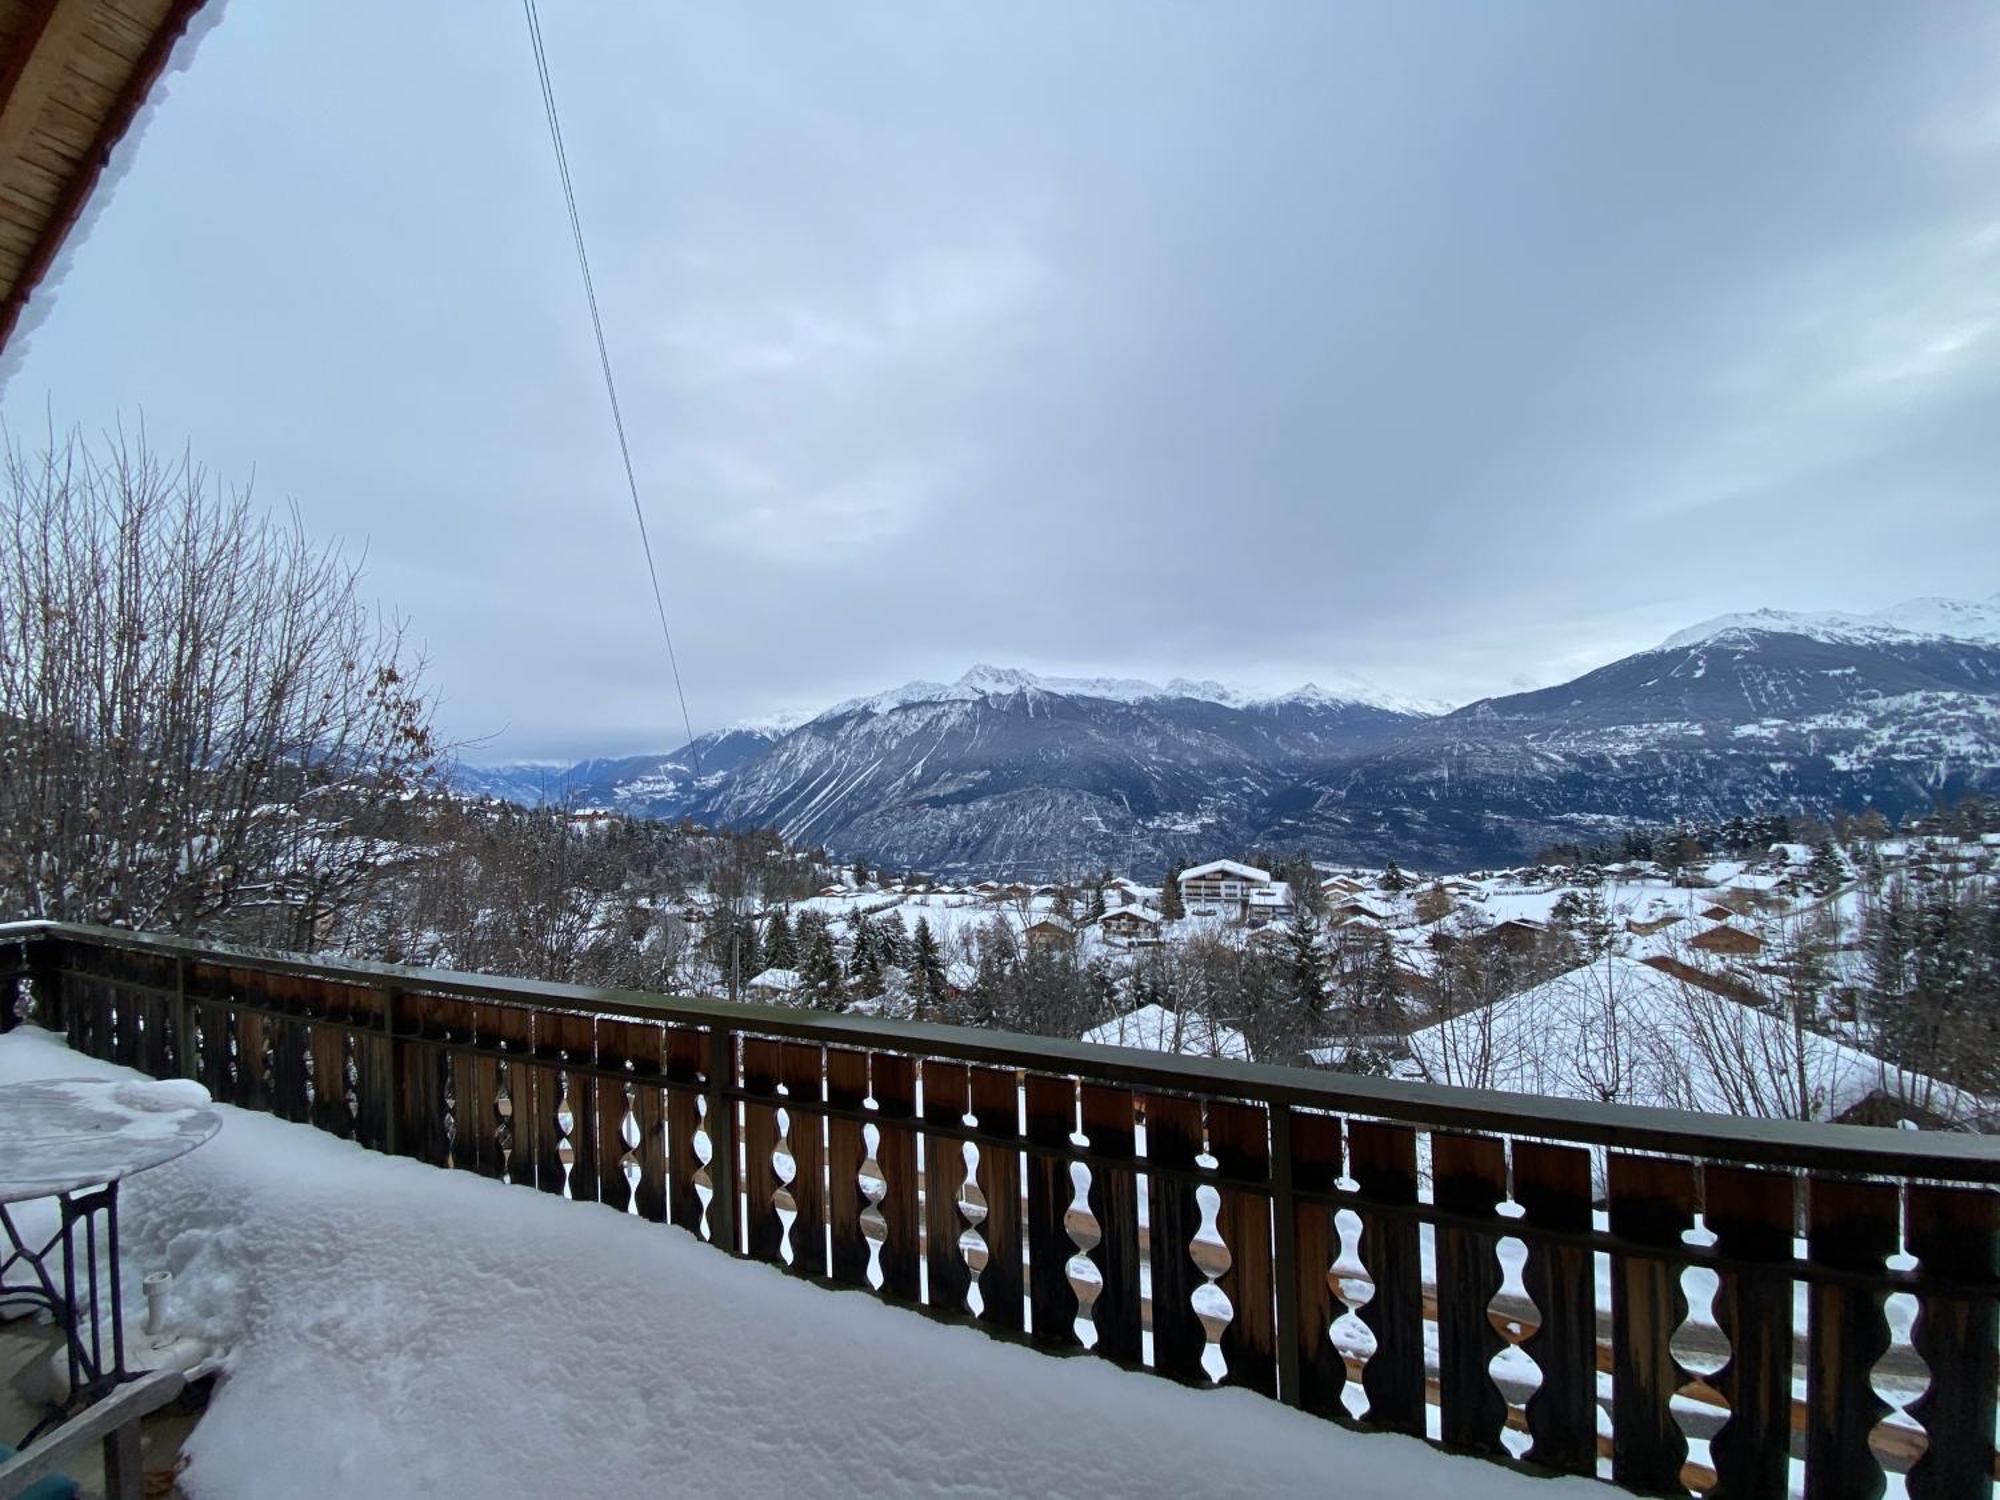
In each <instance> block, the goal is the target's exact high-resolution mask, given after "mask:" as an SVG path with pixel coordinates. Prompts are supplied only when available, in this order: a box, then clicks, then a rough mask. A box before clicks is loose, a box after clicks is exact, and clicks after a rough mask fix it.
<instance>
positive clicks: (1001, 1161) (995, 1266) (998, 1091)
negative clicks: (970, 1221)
mask: <svg viewBox="0 0 2000 1500" xmlns="http://www.w3.org/2000/svg"><path fill="white" fill-rule="evenodd" d="M972 1113H973V1116H974V1118H975V1119H977V1120H978V1122H979V1128H980V1129H981V1130H982V1131H984V1132H985V1133H986V1134H988V1135H994V1136H1000V1137H1002V1138H1003V1139H1004V1140H1006V1141H1008V1142H1010V1143H1011V1142H1013V1141H1016V1140H1018V1139H1019V1138H1020V1134H1021V1085H1020V1081H1019V1079H1018V1077H1017V1076H1016V1075H1015V1073H1014V1072H1013V1071H1012V1070H1011V1069H1008V1068H974V1069H973V1070H972ZM979 1192H980V1196H981V1197H983V1198H985V1200H986V1217H985V1218H984V1219H983V1220H981V1221H980V1226H979V1229H980V1238H981V1239H983V1240H985V1242H986V1265H985V1267H984V1268H983V1269H982V1270H981V1271H980V1273H979V1297H980V1302H981V1304H982V1306H981V1310H980V1314H979V1318H980V1321H981V1322H983V1323H987V1324H991V1325H992V1326H993V1327H995V1328H1004V1329H1006V1330H1007V1331H1008V1332H1010V1333H1020V1332H1021V1331H1022V1330H1023V1328H1024V1327H1025V1326H1026V1316H1027V1301H1026V1298H1027V1284H1026V1279H1025V1273H1024V1269H1023V1263H1022V1256H1021V1153H1020V1150H1019V1148H1018V1147H1016V1146H1014V1145H1012V1144H1007V1145H1000V1144H986V1143H982V1144H981V1145H980V1147H979Z"/></svg>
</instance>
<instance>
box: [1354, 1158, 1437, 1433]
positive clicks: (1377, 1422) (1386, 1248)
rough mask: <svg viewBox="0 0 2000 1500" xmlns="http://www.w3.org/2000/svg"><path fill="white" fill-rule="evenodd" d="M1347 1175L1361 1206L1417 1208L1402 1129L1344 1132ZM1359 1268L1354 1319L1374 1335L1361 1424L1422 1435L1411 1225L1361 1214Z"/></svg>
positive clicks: (1418, 1283) (1419, 1319) (1420, 1310)
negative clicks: (1367, 1288) (1361, 1276)
mask: <svg viewBox="0 0 2000 1500" xmlns="http://www.w3.org/2000/svg"><path fill="white" fill-rule="evenodd" d="M1347 1154H1348V1159H1349V1162H1350V1164H1351V1165H1350V1168H1349V1170H1350V1171H1351V1172H1352V1174H1353V1176H1354V1180H1355V1182H1356V1184H1357V1185H1358V1188H1359V1191H1360V1195H1361V1197H1362V1199H1363V1200H1364V1201H1366V1202H1373V1203H1380V1204H1383V1205H1385V1206H1395V1205H1404V1204H1414V1203H1415V1202H1416V1201H1417V1133H1416V1132H1415V1131H1414V1130H1412V1129H1410V1127H1409V1126H1407V1125H1385V1124H1382V1123H1379V1122H1377V1121H1373V1120H1354V1121H1351V1122H1350V1123H1349V1124H1348V1127H1347ZM1360 1213H1361V1247H1360V1249H1361V1263H1362V1265H1363V1266H1364V1267H1365V1268H1366V1270H1367V1272H1368V1281H1369V1284H1370V1285H1371V1286H1372V1287H1373V1288H1374V1295H1373V1296H1371V1297H1370V1298H1369V1299H1368V1301H1367V1302H1366V1303H1365V1304H1363V1306H1362V1308H1361V1311H1360V1313H1359V1317H1360V1319H1361V1321H1362V1322H1363V1323H1364V1324H1365V1325H1367V1328H1368V1330H1369V1332H1371V1333H1373V1334H1374V1335H1375V1352H1374V1353H1373V1354H1372V1355H1370V1356H1369V1358H1368V1363H1367V1364H1366V1365H1364V1366H1363V1367H1362V1370H1361V1388H1362V1389H1363V1390H1364V1391H1366V1392H1367V1393H1368V1421H1369V1423H1370V1424H1371V1425H1372V1426H1376V1427H1381V1428H1385V1429H1387V1430H1388V1431H1390V1432H1405V1433H1409V1434H1411V1435H1412V1436H1415V1437H1422V1436H1423V1435H1424V1292H1423V1255H1422V1247H1421V1242H1420V1240H1419V1238H1418V1235H1417V1223H1416V1220H1415V1219H1414V1218H1412V1217H1411V1216H1410V1215H1408V1214H1404V1213H1373V1212H1370V1211H1369V1210H1368V1209H1366V1208H1363V1209H1362V1210H1361V1211H1360Z"/></svg>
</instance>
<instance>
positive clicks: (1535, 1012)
mask: <svg viewBox="0 0 2000 1500" xmlns="http://www.w3.org/2000/svg"><path fill="white" fill-rule="evenodd" d="M1409 1045H1410V1053H1411V1057H1412V1059H1413V1067H1414V1069H1415V1070H1416V1071H1417V1072H1418V1073H1419V1074H1420V1075H1421V1076H1423V1077H1426V1078H1429V1079H1431V1080H1432V1081H1434V1082H1438V1083H1456V1084H1463V1085H1468V1086H1471V1087H1478V1088H1495V1089H1504V1090H1506V1091H1508V1092H1510V1093H1518V1094H1535V1095H1539V1096H1541V1097H1543V1098H1551V1099H1590V1100H1598V1101H1603V1102H1608V1103H1618V1104H1645V1105H1656V1106H1659V1107H1661V1108H1668V1109H1694V1110H1703V1111H1707V1112H1709V1113H1714V1114H1734V1115H1745V1116H1753V1117H1760V1118H1801V1117H1803V1118H1809V1119H1815V1120H1835V1119H1839V1118H1840V1117H1841V1116H1842V1115H1845V1114H1846V1113H1847V1112H1848V1111H1849V1110H1851V1109H1853V1108H1854V1107H1855V1106H1857V1105H1859V1104H1861V1103H1862V1102H1863V1101H1865V1100H1867V1099H1868V1098H1870V1097H1871V1096H1873V1095H1875V1094H1878V1093H1879V1094H1882V1095H1884V1096H1886V1097H1888V1098H1890V1099H1893V1100H1897V1101H1899V1102H1902V1103H1906V1104H1908V1105H1910V1106H1911V1107H1912V1108H1915V1109H1921V1110H1924V1111H1927V1112H1929V1113H1931V1114H1934V1115H1937V1116H1940V1117H1942V1118H1944V1119H1948V1120H1970V1119H1972V1118H1975V1117H1976V1116H1978V1115H1979V1114H1980V1113H1982V1106H1981V1104H1980V1101H1978V1100H1977V1099H1975V1098H1973V1097H1972V1096H1970V1095H1966V1094H1962V1093H1961V1092H1960V1091H1959V1090H1957V1089H1954V1088H1952V1087H1950V1086H1949V1085H1947V1084H1943V1083H1939V1082H1937V1081H1936V1080H1934V1079H1930V1078H1926V1077H1924V1076H1922V1075H1921V1074H1915V1073H1909V1072H1905V1071H1902V1070H1900V1069H1897V1068H1895V1067H1893V1066H1891V1065H1890V1064H1888V1063H1886V1062H1883V1061H1882V1060H1881V1059H1880V1058H1877V1057H1873V1056H1871V1055H1869V1054H1868V1053H1866V1052H1863V1051H1861V1050H1860V1049H1859V1048H1857V1047H1851V1046H1849V1045H1847V1044H1846V1043H1844V1042H1841V1041H1837V1040H1835V1039H1834V1038H1832V1037H1828V1036H1823V1035H1821V1034H1819V1033H1817V1032H1812V1031H1807V1032H1804V1033H1800V1032H1797V1031H1795V1030H1794V1029H1793V1027H1792V1026H1791V1025H1790V1023H1789V1022H1788V1021H1786V1020H1785V1019H1784V1018H1782V1017H1780V1016H1775V1015H1772V1014H1770V1013H1768V1012H1765V1011H1762V1010H1758V1009H1756V1008H1755V1007H1752V1006H1748V1005H1743V1004H1740V1003H1739V1002H1737V1001H1735V1000H1730V999H1727V998H1725V997H1724V996H1721V995H1717V994H1714V993H1712V992H1711V991H1708V990H1704V989H1701V988H1698V987H1696V986H1693V985H1689V984H1684V983H1682V982H1681V981H1680V980H1678V979H1675V978H1674V977H1673V976H1672V975H1669V974H1666V973H1663V972H1661V971H1660V970H1658V969H1655V968H1653V967H1651V966H1650V965H1647V964H1642V963H1639V962H1637V961H1636V960H1633V959H1629V958H1624V957H1620V956H1617V955H1610V956H1607V957H1604V958H1601V959H1598V960H1596V961H1595V962H1593V963H1590V964H1587V965H1584V966H1583V967H1581V968H1577V969H1572V970H1571V971H1570V972H1568V973H1567V974H1562V975H1558V976H1557V977H1556V978H1554V979H1551V980H1549V981H1548V982H1546V983H1544V984H1539V985H1536V986H1534V987H1533V988H1532V989H1527V990H1523V991H1522V992H1521V993H1520V994H1518V995H1514V996H1511V997H1509V998H1508V999H1505V1000H1502V1001H1499V1002H1498V1003H1497V1004H1495V1005H1492V1006H1490V1007H1486V1008H1484V1009H1481V1010H1476V1011H1472V1012H1469V1013H1467V1014H1465V1015H1462V1016H1456V1017H1454V1018H1452V1019H1451V1020H1449V1021H1441V1022H1439V1023H1437V1024H1436V1025H1434V1026H1427V1027H1425V1028H1423V1029H1422V1030H1420V1031H1417V1032H1413V1033H1412V1034H1411V1036H1410V1039H1409ZM1802 1084H1803V1087H1802Z"/></svg>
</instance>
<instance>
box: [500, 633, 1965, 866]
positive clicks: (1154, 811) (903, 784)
mask: <svg viewBox="0 0 2000 1500" xmlns="http://www.w3.org/2000/svg"><path fill="white" fill-rule="evenodd" d="M1347 688H1348V685H1347V684H1345V683H1342V684H1341V685H1340V686H1337V687H1336V688H1335V689H1333V690H1327V689H1323V688H1317V687H1314V686H1312V685H1311V684H1308V685H1306V686H1305V687H1302V688H1299V689H1294V690H1293V691H1292V692H1290V693H1282V694H1275V695H1263V696H1260V695H1253V694H1247V693H1241V692H1237V691H1235V690H1232V689H1229V688H1226V687H1224V686H1223V685H1222V684H1219V683H1212V682H1190V681H1188V680H1186V679H1179V678H1177V679H1173V680H1170V681H1169V682H1168V683H1166V684H1163V685H1155V684H1153V683H1150V682H1144V681H1139V680H1136V679H1128V678H1061V677H1044V676H1038V675H1037V674H1034V673H1031V672H1025V671H1022V670H1020V669H1014V668H1000V667H992V666H986V665H980V666H976V667H974V668H972V669H971V670H969V671H968V672H966V673H965V674H964V675H963V676H962V677H961V678H960V679H959V680H958V681H957V682H955V683H950V684H938V683H929V682H917V683H911V684H905V685H904V686H903V687H901V688H893V689H889V690H887V691H885V692H883V693H878V694H874V695H870V696H867V697H862V698H856V699H849V700H846V701H845V702H842V703H838V704H835V705H833V706H832V707H831V708H828V709H826V710H824V711H822V712H820V713H818V714H814V715H810V716H798V717H799V718H800V722H797V723H796V724H795V725H793V726H792V727H790V728H786V727H783V724H782V722H781V723H778V724H771V725H768V726H765V727H758V728H735V729H730V730H722V731H715V732H713V733H712V734H711V735H708V736H703V737H701V741H698V742H697V744H696V745H695V746H694V747H692V749H693V752H697V753H699V760H700V772H699V774H696V771H695V768H694V760H695V758H696V756H695V753H691V751H690V747H682V749H681V750H680V751H677V752H673V753H672V754H669V755H664V756H654V757H643V756H641V757H628V758H625V759H624V760H617V761H586V762H579V763H578V765H577V766H576V767H574V768H572V771H573V772H574V773H575V774H573V775H572V776H570V778H569V783H570V786H571V788H572V791H573V793H578V794H583V793H587V794H588V800H591V801H592V802H593V803H602V804H603V805H609V806H615V807H620V808H623V809H624V810H626V811H630V812H635V813H644V814H647V815H651V816H658V817H681V816H690V817H693V818H695V819H696V820H697V821H699V822H704V823H710V824H714V825H716V826H724V827H738V828H741V827H752V826H771V827H776V828H778V829H779V830H780V831H781V832H782V833H784V834H785V836H786V837H787V838H788V839H790V840H792V841H793V842H796V843H803V844H809V845H824V846H826V847H828V848H830V849H833V850H834V851H836V852H838V853H841V854H844V855H845V854H855V855H860V856H863V857H866V858H868V859H870V860H873V861H877V862H884V863H889V864H893V865H907V866H911V867H915V868H922V869H930V870H936V871H940V872H945V871H956V870H965V871H971V870H981V871H984V872H987V873H995V872H1012V873H1018V874H1021V875H1024V876H1025V875H1038V876H1055V875H1061V874H1065V873H1075V872H1076V871H1078V870H1081V869H1088V868H1098V867H1101V866H1103V865H1105V864H1115V865H1119V866H1121V867H1124V868H1130V869H1135V870H1137V869H1157V868H1159V867H1161V866H1163V865H1164V864H1166V863H1167V862H1169V861H1171V860H1173V859H1176V858H1189V857H1206V856H1208V855H1210V854H1212V853H1214V852H1217V851H1222V852H1240V851H1242V850H1247V849H1252V848H1266V849H1273V848H1281V847H1282V848H1292V847H1304V848H1308V849H1310V850H1311V851H1312V852H1313V853H1315V854H1316V855H1320V856H1322V857H1327V858H1366V859H1380V858H1384V857H1393V858H1397V859H1402V860H1406V861H1408V862H1412V863H1423V864H1430V865H1435V866H1439V867H1446V866H1452V865H1457V866H1465V865H1471V864H1482V863H1506V862H1510V861H1513V860H1517V859H1520V858H1525V857H1527V856H1528V855H1529V854H1532V853H1533V852H1534V851H1535V850H1536V849H1538V848H1540V847H1543V846H1545V845H1546V844H1548V843H1551V842H1558V841H1561V840H1563V839H1565V838H1573V837H1579V836H1583V835H1586V834H1595V833H1596V832H1598V831H1601V829H1602V827H1603V826H1604V825H1605V824H1607V823H1612V822H1618V821H1623V822H1663V821H1672V820H1674V819H1676V818H1679V817H1692V818H1708V817H1712V816H1727V815H1730V814H1733V813H1738V812H1748V811H1762V810H1795V809H1796V810H1806V811H1819V812H1829V811H1831V810H1832V809H1834V808H1837V807H1851V808H1855V809H1857V810H1858V809H1859V808H1863V807H1876V808H1879V809H1880V810H1882V811H1884V812H1885V813H1886V814H1887V815H1889V816H1891V817H1894V816H1898V815H1900V814H1901V813H1902V812H1904V811H1908V810H1911V809H1913V808H1918V807H1922V806H1927V805H1928V803H1929V802H1930V801H1931V800H1932V799H1935V798H1938V797H1947V798H1948V797H1953V796H1956V795H1960V794H1962V793H1963V792H1965V791H1970V790H1991V789H1995V788H1996V787H2000V596H1995V597H1994V598H1993V599H1989V600H1983V601H1959V600H1949V599H1919V600H1911V601H1907V602H1906V603H1905V604H1902V605H1897V606H1892V607H1891V608H1890V609H1888V610H1883V611H1878V612H1877V613H1875V614H1873V615H1849V614H1820V615H1811V614H1797V613H1792V612H1786V611H1776V610H1762V611H1755V612H1751V613H1747V614H1738V615H1725V616H1718V617H1716V618H1715V619H1713V620H1709V621H1705V622H1702V623H1701V624H1700V625H1696V626H1691V627H1689V628H1688V629H1687V630H1684V631H1680V632H1676V633H1675V634H1674V635H1673V636H1670V637H1669V638H1668V639H1667V641H1665V642H1663V643H1662V644H1661V645H1660V646H1657V647H1654V648H1652V649H1650V650H1646V651H1640V652H1635V653H1633V654H1632V655H1630V656H1626V657H1622V658H1620V659H1618V660H1617V661H1614V662H1609V663H1607V664H1605V665H1604V666H1602V667H1599V668H1596V669H1594V670H1592V671H1590V672H1586V673H1584V674H1582V675H1580V676H1578V677H1576V678H1573V679H1571V680H1570V681H1569V682H1566V683H1560V684H1557V685H1555V686H1553V687H1547V688H1540V689H1535V690H1533V691H1529V692H1523V693H1512V694H1505V695H1501V696H1498V697H1492V698H1483V699H1479V700H1476V701H1475V702H1473V703H1470V704H1466V705H1464V706H1463V707H1460V708H1457V709H1454V710H1451V711H1449V712H1444V713H1435V712H1424V711H1421V710H1418V709H1415V708H1414V707H1412V706H1409V700H1407V699H1399V698H1397V697H1396V696H1395V695H1392V694H1381V693H1377V692H1373V691H1372V690H1371V691H1368V692H1367V693H1366V695H1365V696H1364V694H1363V693H1358V692H1351V691H1348V690H1347ZM1371 700H1372V701H1371ZM702 741H706V742H708V743H706V744H703V743H702ZM479 774H481V775H483V776H484V777H485V782H484V784H485V785H488V786H491V785H493V784H494V778H495V777H499V778H500V779H501V780H502V781H503V782H507V784H513V785H520V784H522V773H520V771H519V768H516V772H515V774H514V777H513V780H512V781H508V779H507V773H506V769H505V768H498V769H494V768H489V769H488V770H487V771H486V772H484V773H479ZM536 774H537V775H539V776H540V777H542V778H543V780H544V782H546V779H547V772H546V771H538V772H537V773H536ZM477 779H478V778H477V776H475V781H476V780H477ZM468 789H469V790H470V789H473V788H470V787H469V788H468ZM496 794H501V795H504V793H496ZM572 800H575V798H574V796H573V797H572Z"/></svg>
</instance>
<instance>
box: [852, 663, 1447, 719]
mask: <svg viewBox="0 0 2000 1500" xmlns="http://www.w3.org/2000/svg"><path fill="white" fill-rule="evenodd" d="M1332 680H1333V681H1334V682H1335V683H1336V684H1337V685H1336V686H1335V687H1333V688H1323V687H1320V686H1319V685H1318V684H1316V683H1311V682H1308V683H1306V684H1304V685H1303V686H1301V687H1297V688H1294V689H1292V691H1291V692H1289V693H1280V694H1277V695H1275V696H1268V697H1259V696H1257V695H1256V694H1253V693H1246V692H1244V691H1242V690H1241V689H1238V688H1232V687H1229V686H1226V685H1225V684H1223V683H1220V682H1211V681H1201V682H1192V681H1189V680H1188V679H1187V678H1185V677H1175V678H1173V679H1171V680H1169V681H1168V682H1167V683H1166V684H1165V685H1164V686H1162V685H1161V684H1158V683H1152V682H1142V681H1139V680H1138V679H1136V678H1130V677H1040V676H1037V675H1036V674H1035V673H1033V672H1024V671H1021V670H1020V669H1019V668H1017V667H989V666H985V665H981V666H976V667H973V668H972V669H971V670H969V671H968V672H966V674H965V675H964V676H963V677H961V678H959V679H958V681H956V682H951V683H943V682H906V683H904V684H903V685H902V686H901V687H899V688H890V689H889V690H888V691H887V692H882V693H875V694H871V695H870V696H868V697H865V698H850V699H848V700H847V701H846V702H845V703H837V704H835V705H834V706H833V707H832V708H830V709H828V710H827V711H826V712H825V713H823V714H820V715H819V716H818V717H819V718H822V719H831V718H838V717H843V716H845V715H848V714H854V713H863V712H866V713H877V714H881V713H892V712H894V711H895V710H896V709H899V708H908V707H910V706H912V705H914V704H919V703H972V702H980V701H986V700H992V699H1003V698H1011V697H1013V696H1015V695H1016V694H1020V693H1036V694H1041V695H1043V696H1045V697H1050V698H1089V699H1096V700H1099V701H1102V702H1106V703H1169V702H1176V701H1181V700H1186V701H1189V702H1194V703H1214V704H1219V705H1220V706H1222V707H1224V708H1274V707H1279V706H1282V705H1286V704H1315V705H1322V706H1351V707H1362V708H1379V709H1384V710H1386V711H1388V712H1390V713H1397V714H1439V713H1443V712H1444V711H1445V710H1446V709H1447V708H1449V707H1450V705H1449V704H1445V703H1438V702H1434V701H1429V700H1425V699H1419V698H1409V697H1405V696H1402V695H1400V694H1396V693H1387V692H1383V691H1382V690H1381V689H1379V688H1375V687H1373V686H1371V685H1369V684H1367V683H1364V682H1362V681H1360V680H1359V679H1358V678H1335V679H1332Z"/></svg>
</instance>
